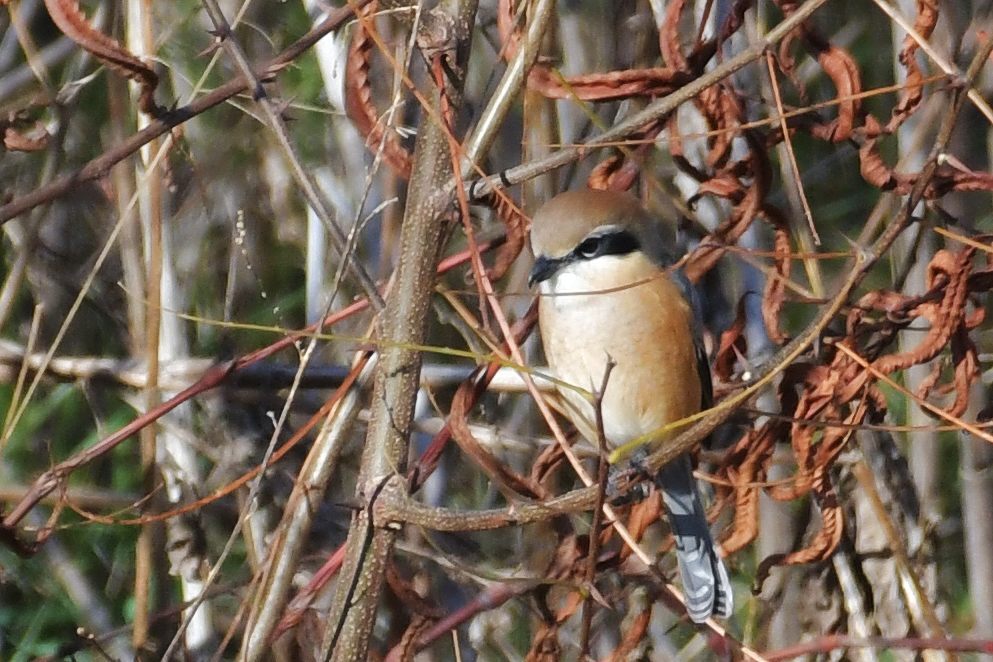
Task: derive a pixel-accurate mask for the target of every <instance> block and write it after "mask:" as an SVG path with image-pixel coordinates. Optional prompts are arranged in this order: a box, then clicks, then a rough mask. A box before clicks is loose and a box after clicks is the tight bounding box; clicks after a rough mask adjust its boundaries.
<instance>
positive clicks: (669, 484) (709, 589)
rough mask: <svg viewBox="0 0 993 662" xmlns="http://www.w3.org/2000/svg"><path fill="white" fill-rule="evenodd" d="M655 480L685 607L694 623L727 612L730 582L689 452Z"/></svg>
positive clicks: (730, 597)
mask: <svg viewBox="0 0 993 662" xmlns="http://www.w3.org/2000/svg"><path fill="white" fill-rule="evenodd" d="M658 482H659V487H660V489H661V490H662V501H663V502H664V503H665V507H666V510H667V511H668V513H669V525H670V526H671V527H672V533H673V536H674V537H675V539H676V558H677V560H678V561H679V574H680V575H681V576H682V580H683V591H684V592H685V594H686V611H687V612H689V615H690V618H691V619H692V620H693V622H694V623H702V622H703V621H705V620H707V619H708V618H710V617H711V616H720V617H727V616H730V615H731V610H732V607H733V604H732V594H731V582H730V581H729V580H728V573H727V569H725V567H724V562H723V561H721V559H720V557H719V556H718V555H717V549H716V548H715V547H714V539H713V538H712V537H711V535H710V526H709V525H708V523H707V516H706V515H705V514H704V511H703V504H702V503H701V501H700V492H699V491H698V490H697V485H696V479H695V478H694V477H693V467H692V465H691V464H690V458H689V456H687V455H683V456H682V457H680V458H678V459H676V460H673V461H672V462H670V463H669V464H667V465H666V466H664V467H663V468H662V471H661V472H659V476H658Z"/></svg>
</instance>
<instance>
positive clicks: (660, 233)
mask: <svg viewBox="0 0 993 662" xmlns="http://www.w3.org/2000/svg"><path fill="white" fill-rule="evenodd" d="M531 247H532V249H533V251H534V255H535V263H534V268H533V269H532V270H531V276H530V283H531V284H532V285H533V284H535V283H538V284H540V294H541V299H540V302H539V325H540V328H541V338H542V342H543V344H544V347H545V356H546V358H547V359H548V363H549V366H550V367H551V370H552V372H553V373H554V375H555V376H556V377H557V378H558V379H560V380H561V381H563V382H565V383H567V384H570V385H572V386H575V387H578V388H579V389H583V390H585V391H594V390H595V389H597V388H599V386H600V383H601V382H602V380H603V377H604V372H605V370H606V368H607V363H608V360H613V361H614V362H615V364H616V365H615V367H614V369H613V370H612V372H611V373H610V377H609V379H608V382H607V388H606V391H605V392H604V393H603V398H602V413H603V424H604V434H605V437H606V441H607V443H608V445H609V446H610V447H611V448H617V447H618V446H621V445H623V444H625V443H627V442H629V441H631V440H633V439H635V438H638V437H641V436H642V435H647V434H650V433H653V432H655V431H657V430H659V429H660V428H662V427H664V426H665V425H666V424H668V423H672V422H674V421H677V420H680V419H682V418H685V417H687V416H690V415H692V414H695V413H697V412H699V411H701V410H702V409H704V408H706V407H709V406H710V403H711V400H712V397H713V394H712V392H711V381H710V369H709V366H708V363H707V357H706V353H705V351H704V349H703V345H702V341H701V335H700V319H699V311H698V307H697V305H696V302H695V297H694V296H693V290H692V288H691V287H690V285H689V283H688V282H686V280H685V279H684V278H683V277H682V275H681V274H680V273H678V272H676V273H669V269H668V268H669V267H671V266H672V265H673V264H674V262H675V260H676V240H675V233H674V231H673V229H672V227H671V225H669V224H666V223H664V222H663V221H662V219H660V218H658V217H656V216H654V215H653V214H651V213H649V212H648V211H647V210H646V209H645V208H644V207H642V206H641V204H640V203H639V202H638V201H637V200H636V199H635V198H634V197H632V196H630V195H628V194H626V193H615V192H610V191H594V190H584V191H570V192H567V193H562V194H561V195H558V196H556V197H555V198H553V199H552V200H551V201H550V202H548V204H546V205H545V206H544V207H542V208H541V209H540V210H538V212H537V213H536V214H535V215H534V219H533V224H532V227H531ZM558 390H559V393H560V394H561V396H562V399H563V401H564V404H565V407H566V410H567V413H568V414H569V417H570V418H571V419H572V421H573V422H574V423H575V424H576V426H577V427H578V428H579V429H580V430H581V431H582V432H583V433H584V434H585V435H586V436H587V437H588V438H590V441H593V438H594V437H592V436H591V434H592V431H593V430H594V429H595V424H594V421H595V416H596V412H595V410H594V406H593V404H592V402H591V401H590V400H589V399H588V398H587V397H586V396H585V395H584V393H583V392H582V391H578V390H573V389H570V388H565V387H559V389H558ZM666 438H667V437H666V436H662V437H661V438H659V439H657V440H655V441H654V442H653V443H656V444H664V443H665V442H666ZM657 482H658V484H659V488H660V489H661V491H662V497H663V502H664V503H665V507H666V510H667V514H668V519H669V524H670V526H671V528H672V531H673V535H674V537H675V540H676V556H677V560H678V564H679V570H680V576H681V578H682V583H683V589H684V591H685V593H686V608H687V611H688V613H689V616H690V618H691V619H692V620H693V621H694V622H698V623H699V622H702V621H705V620H707V618H709V617H710V616H712V615H716V616H723V617H726V616H728V615H730V613H731V610H732V593H731V584H730V581H729V580H728V575H727V570H726V569H725V567H724V563H723V562H722V561H721V559H720V557H719V556H718V554H717V550H716V549H715V547H714V542H713V538H712V537H711V534H710V528H709V526H708V523H707V518H706V516H705V514H704V510H703V505H702V503H701V501H700V493H699V491H698V490H697V485H696V480H695V479H694V477H693V470H692V466H691V463H690V458H689V456H687V455H682V456H680V457H679V458H677V459H676V460H673V461H672V462H670V463H669V464H667V465H666V466H665V467H663V468H662V470H661V472H660V473H659V475H658V477H657Z"/></svg>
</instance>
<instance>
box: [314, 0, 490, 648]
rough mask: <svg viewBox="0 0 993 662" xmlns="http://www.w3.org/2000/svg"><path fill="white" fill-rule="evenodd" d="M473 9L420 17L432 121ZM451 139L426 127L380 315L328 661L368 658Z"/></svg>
mask: <svg viewBox="0 0 993 662" xmlns="http://www.w3.org/2000/svg"><path fill="white" fill-rule="evenodd" d="M476 6H477V2H476V1H475V0H446V1H445V2H442V3H440V4H439V5H438V7H436V8H435V9H434V10H432V11H431V12H429V13H428V14H426V15H425V16H424V17H423V19H422V20H423V21H424V22H425V23H426V24H427V26H426V27H427V29H425V30H424V32H423V34H426V35H445V36H446V37H448V40H447V41H446V42H444V43H432V44H430V45H431V46H432V52H433V53H436V55H433V57H436V58H444V59H445V60H446V61H447V62H446V67H445V69H446V70H447V71H448V72H449V74H450V76H451V78H449V80H448V81H447V85H446V89H445V90H431V91H429V92H427V94H426V95H425V96H428V97H430V98H431V103H432V104H433V105H434V110H435V111H436V112H431V113H429V115H430V116H432V117H438V116H440V115H441V113H440V109H441V108H442V101H443V96H442V95H448V97H447V99H445V102H446V103H447V104H449V105H450V106H453V107H454V106H456V105H457V103H458V101H459V99H456V98H452V97H453V96H456V95H460V94H461V89H462V85H463V83H464V80H465V77H464V74H465V66H466V63H467V61H468V55H469V44H470V39H471V35H472V27H473V23H474V19H475V15H476ZM422 48H423V45H422ZM447 133H448V129H447V127H445V126H441V125H439V124H438V123H436V122H426V123H425V124H424V125H423V126H422V127H421V128H420V130H419V133H418V137H417V145H416V148H415V151H414V166H413V176H412V178H411V180H410V188H409V192H408V196H407V206H406V209H405V212H404V220H403V227H402V230H401V235H400V262H399V267H398V268H397V271H396V275H395V281H394V287H393V289H391V290H390V293H389V295H388V297H387V301H386V310H385V311H384V313H383V315H382V338H383V339H384V341H385V343H384V346H383V350H382V354H381V358H380V362H379V365H378V367H377V370H376V381H375V387H374V390H373V398H372V404H371V414H372V420H371V421H370V423H369V432H368V434H367V436H366V442H365V450H364V452H363V454H362V468H361V472H360V475H359V482H358V487H357V492H358V497H359V500H360V501H361V502H363V503H366V504H367V506H368V507H367V508H365V509H364V510H363V511H362V512H360V513H358V515H357V516H356V517H355V519H354V520H353V521H352V525H351V527H350V529H349V532H348V542H347V551H346V558H345V564H344V567H343V568H342V572H341V579H340V580H339V583H338V591H337V592H336V594H335V598H334V603H333V605H332V608H331V614H330V618H329V619H328V630H327V633H326V635H325V639H324V647H323V648H324V651H325V655H324V658H325V659H332V657H333V659H335V660H365V659H366V657H367V654H368V649H369V638H370V636H371V634H372V628H373V625H374V623H375V619H376V610H377V607H378V603H379V597H380V594H381V592H382V588H383V582H384V579H385V571H386V568H387V565H388V564H389V558H390V554H391V552H392V549H393V543H394V539H395V537H396V531H395V529H392V528H380V527H381V523H380V522H376V521H373V518H372V516H371V515H372V512H373V510H374V508H373V506H374V504H375V502H376V500H377V498H378V496H379V493H380V491H381V489H382V488H383V487H384V486H385V484H386V481H387V480H388V479H389V478H390V477H391V476H393V475H396V474H398V473H400V472H402V471H403V470H404V466H405V464H406V459H407V445H408V441H409V437H410V432H411V429H412V420H413V414H414V400H415V397H416V395H417V389H418V385H419V381H420V367H421V354H420V352H419V351H417V350H416V349H413V347H414V346H416V345H421V344H423V343H424V340H425V335H426V332H427V322H428V311H429V303H430V298H431V293H432V291H433V287H434V271H435V263H436V261H437V260H438V254H439V247H440V245H441V243H442V236H443V229H444V226H445V219H446V218H447V216H448V213H449V211H450V209H451V202H452V197H451V195H450V194H449V195H447V196H438V195H435V193H436V192H437V191H438V190H439V189H440V188H443V187H444V186H445V184H446V183H447V182H448V181H449V180H450V179H451V177H452V173H453V168H452V163H451V159H450V156H449V145H448V135H447Z"/></svg>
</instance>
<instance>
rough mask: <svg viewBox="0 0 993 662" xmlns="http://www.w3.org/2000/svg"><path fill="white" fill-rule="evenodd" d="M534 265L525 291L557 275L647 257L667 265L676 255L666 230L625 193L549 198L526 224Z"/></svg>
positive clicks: (579, 193) (583, 192)
mask: <svg viewBox="0 0 993 662" xmlns="http://www.w3.org/2000/svg"><path fill="white" fill-rule="evenodd" d="M531 248H532V250H533V252H534V256H535V262H534V267H533V268H532V269H531V274H530V276H529V278H528V284H529V285H532V286H533V285H535V284H536V283H542V282H544V281H547V280H549V279H550V278H552V277H553V276H555V275H556V274H558V273H559V272H560V271H562V270H566V269H573V270H578V269H587V268H591V267H594V266H595V265H596V264H601V263H603V264H606V263H607V262H608V261H609V260H611V259H612V260H623V259H627V258H638V257H642V258H644V257H647V258H648V259H649V260H650V261H651V262H652V263H653V264H655V265H656V266H659V267H665V266H668V265H670V264H672V262H673V260H674V256H675V254H676V238H675V232H674V230H673V227H672V225H671V224H669V223H666V222H664V221H663V220H662V219H660V218H659V217H657V216H655V215H654V214H651V213H650V212H648V211H647V210H646V209H645V208H644V207H643V206H642V205H641V203H640V202H638V200H637V199H636V198H635V197H634V196H632V195H629V194H627V193H619V192H615V191H599V190H580V191H568V192H566V193H562V194H560V195H557V196H555V197H554V198H552V199H551V200H550V201H549V202H548V203H547V204H546V205H545V206H543V207H542V208H541V209H539V210H538V211H537V212H536V213H535V214H534V218H533V221H532V224H531Z"/></svg>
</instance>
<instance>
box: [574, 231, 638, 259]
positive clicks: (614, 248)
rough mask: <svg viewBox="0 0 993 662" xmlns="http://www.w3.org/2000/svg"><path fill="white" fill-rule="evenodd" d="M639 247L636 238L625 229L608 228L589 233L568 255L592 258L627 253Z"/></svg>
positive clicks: (578, 257) (576, 257) (575, 257)
mask: <svg viewBox="0 0 993 662" xmlns="http://www.w3.org/2000/svg"><path fill="white" fill-rule="evenodd" d="M639 248H641V244H640V243H639V242H638V238H637V237H635V236H634V235H633V234H631V233H630V232H628V231H627V230H610V231H608V232H603V233H599V234H594V235H590V236H589V237H587V238H586V239H584V240H583V241H582V242H581V243H580V244H579V245H578V246H576V248H575V249H574V250H573V251H572V253H570V255H571V256H572V259H574V260H592V259H593V258H595V257H600V256H601V255H627V254H628V253H633V252H635V251H636V250H638V249H639Z"/></svg>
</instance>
